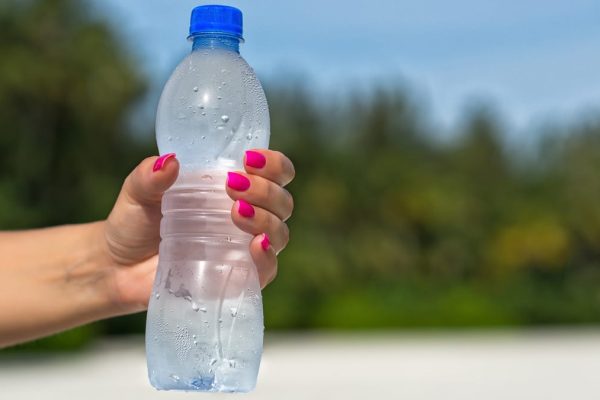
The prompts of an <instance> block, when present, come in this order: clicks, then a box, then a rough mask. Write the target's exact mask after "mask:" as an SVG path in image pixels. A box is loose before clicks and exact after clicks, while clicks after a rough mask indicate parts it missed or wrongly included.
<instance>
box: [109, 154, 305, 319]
mask: <svg viewBox="0 0 600 400" xmlns="http://www.w3.org/2000/svg"><path fill="white" fill-rule="evenodd" d="M244 166H245V170H246V173H242V172H235V173H230V175H229V179H228V185H227V193H228V194H229V196H230V197H231V198H232V199H233V200H236V201H235V203H234V206H233V208H232V210H231V216H232V220H233V222H234V223H235V224H236V225H237V226H238V227H239V228H240V229H242V230H243V231H245V232H248V233H250V234H253V235H255V237H254V239H253V240H252V241H251V243H250V254H251V255H252V259H253V260H254V263H255V264H256V266H257V269H258V274H259V279H260V283H261V287H264V286H266V285H267V284H268V283H269V282H270V281H272V280H273V278H274V277H275V275H276V274H277V257H276V255H277V253H279V252H280V251H281V250H282V249H283V248H284V247H285V246H286V244H287V242H288V238H289V231H288V228H287V226H286V224H285V223H284V221H285V220H286V219H287V218H289V216H290V215H291V213H292V208H293V200H292V197H291V195H290V194H289V192H287V191H286V190H285V189H283V186H284V185H286V184H287V183H289V182H290V181H291V180H292V179H293V177H294V167H293V165H292V162H291V161H290V160H289V159H288V158H287V157H285V156H284V155H283V154H281V153H279V152H275V151H270V150H255V151H249V152H247V155H246V157H245V158H244ZM178 171H179V163H178V162H177V159H176V158H175V157H174V155H164V156H162V157H160V158H159V157H149V158H147V159H145V160H144V161H142V162H141V163H140V164H139V165H138V166H137V167H136V168H135V169H134V170H133V172H131V174H130V175H129V176H128V177H127V179H126V180H125V183H124V184H123V187H122V189H121V192H120V194H119V196H118V198H117V201H116V203H115V206H114V208H113V210H112V211H111V213H110V215H109V217H108V219H107V220H106V221H105V223H104V224H103V229H102V234H103V238H102V239H101V240H102V241H103V242H104V243H105V249H104V253H105V255H106V258H107V260H106V261H107V265H110V267H109V268H110V271H109V273H108V274H107V277H108V279H107V280H106V284H107V287H106V289H107V291H108V293H109V297H110V301H111V304H114V308H115V310H114V314H127V313H132V312H136V311H142V310H144V309H146V308H147V306H148V299H149V297H150V293H151V291H152V283H153V280H154V275H155V273H156V266H157V263H158V255H157V253H158V244H159V242H160V235H159V228H160V220H161V217H162V215H161V210H160V204H161V199H162V195H163V193H164V192H165V191H166V190H167V189H168V188H169V187H170V186H171V185H172V184H173V183H174V182H175V180H176V179H177V174H178ZM235 182H238V185H237V186H236V184H235ZM240 182H243V184H242V185H245V188H244V189H243V190H242V188H243V186H240V185H239V184H240Z"/></svg>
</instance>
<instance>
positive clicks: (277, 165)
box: [244, 149, 296, 186]
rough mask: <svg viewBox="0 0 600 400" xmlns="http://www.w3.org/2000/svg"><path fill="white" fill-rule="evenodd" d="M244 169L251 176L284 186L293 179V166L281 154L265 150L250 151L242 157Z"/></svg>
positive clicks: (294, 172)
mask: <svg viewBox="0 0 600 400" xmlns="http://www.w3.org/2000/svg"><path fill="white" fill-rule="evenodd" d="M244 169H245V170H246V172H248V173H249V174H252V175H258V176H262V177H263V178H265V179H268V180H270V181H271V182H275V183H276V184H278V185H280V186H285V185H287V184H288V183H290V182H291V181H292V179H294V176H295V175H296V171H295V170H294V164H292V161H290V159H289V158H287V157H286V156H285V155H284V154H283V153H281V152H279V151H274V150H267V149H252V150H248V151H246V154H245V155H244Z"/></svg>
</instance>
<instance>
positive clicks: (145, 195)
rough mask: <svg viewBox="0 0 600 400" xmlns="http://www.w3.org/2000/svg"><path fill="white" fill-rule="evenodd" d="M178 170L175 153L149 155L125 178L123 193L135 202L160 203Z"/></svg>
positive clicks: (142, 203)
mask: <svg viewBox="0 0 600 400" xmlns="http://www.w3.org/2000/svg"><path fill="white" fill-rule="evenodd" d="M178 172H179V163H178V162H177V159H176V158H175V154H174V153H169V154H165V155H162V156H160V157H156V156H155V157H148V158H146V159H145V160H143V161H142V162H141V163H140V164H139V165H138V166H137V167H136V168H135V169H134V170H133V172H131V174H129V176H128V177H127V179H125V183H124V184H123V193H124V194H125V195H126V196H127V197H128V198H129V199H131V200H132V201H133V202H134V203H138V204H141V205H156V204H160V200H161V197H162V194H163V193H164V192H165V190H167V189H168V188H169V187H170V186H171V185H172V184H173V183H174V182H175V180H176V179H177V174H178Z"/></svg>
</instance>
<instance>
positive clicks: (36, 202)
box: [0, 0, 600, 358]
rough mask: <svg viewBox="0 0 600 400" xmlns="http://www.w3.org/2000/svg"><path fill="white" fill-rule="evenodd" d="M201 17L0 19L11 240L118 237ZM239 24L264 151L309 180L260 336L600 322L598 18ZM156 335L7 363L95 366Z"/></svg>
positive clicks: (121, 5) (87, 330) (30, 2)
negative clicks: (89, 232) (16, 232)
mask: <svg viewBox="0 0 600 400" xmlns="http://www.w3.org/2000/svg"><path fill="white" fill-rule="evenodd" d="M198 4H199V2H194V1H187V0H186V1H177V2H167V1H158V0H152V1H142V0H135V1H133V0H132V1H127V2H121V1H117V0H104V1H101V0H97V1H75V0H19V1H17V0H3V1H2V2H1V3H0V149H1V151H2V154H3V155H2V157H1V158H0V227H1V228H2V229H23V228H35V227H42V226H48V225H55V224H63V223H77V222H87V221H92V220H97V219H102V218H105V217H106V215H107V213H108V212H109V210H110V208H111V206H112V204H113V201H114V199H115V197H116V194H117V193H118V190H119V188H120V185H121V183H122V180H123V179H124V177H125V176H126V175H127V174H128V172H129V171H130V170H131V169H132V168H133V167H134V166H135V165H136V164H137V163H138V162H139V160H140V159H142V158H143V157H145V156H147V155H151V154H156V151H157V150H156V147H155V142H154V131H153V123H154V121H153V117H154V110H155V107H156V104H157V102H158V96H159V95H160V90H161V88H162V85H163V84H164V82H165V81H166V79H167V77H168V76H169V74H170V72H171V70H172V69H173V68H174V66H175V65H176V64H177V63H178V62H179V60H180V59H181V58H182V57H183V56H184V55H185V54H186V52H187V51H189V46H190V45H189V43H188V42H186V40H185V37H186V30H187V23H188V18H189V12H190V10H191V8H193V7H194V6H196V5H198ZM229 4H232V5H236V6H238V7H240V8H241V9H242V10H243V11H244V13H245V24H246V27H245V32H246V33H245V37H246V40H247V43H246V44H244V46H243V47H242V53H243V54H244V56H245V57H246V59H247V60H248V61H249V63H250V64H251V65H253V66H254V67H255V69H256V70H257V72H258V74H259V76H260V77H261V79H262V81H263V82H264V86H265V89H266V92H267V97H268V99H269V104H270V111H271V118H272V140H271V144H272V146H271V147H272V148H274V149H278V150H281V151H283V152H284V153H286V154H287V155H288V156H289V157H290V158H291V159H292V160H293V161H294V162H295V165H296V169H297V178H296V180H295V181H294V182H293V183H292V184H291V185H290V187H289V189H290V191H291V192H292V193H293V194H294V196H295V200H296V210H295V214H294V216H293V218H292V219H291V220H290V221H289V225H290V228H291V233H292V235H291V236H292V240H291V242H290V245H289V247H288V248H287V249H286V250H285V251H284V252H283V253H281V255H280V269H279V275H278V278H277V280H276V281H275V282H274V283H273V284H272V285H270V286H269V287H268V288H267V289H265V290H264V292H263V297H264V306H265V321H266V329H267V333H268V334H273V333H280V334H283V333H285V332H290V331H294V332H307V331H314V330H318V331H323V330H327V331H332V332H338V333H339V332H341V331H349V330H352V331H357V330H358V331H361V332H363V333H364V332H381V331H382V330H386V331H392V332H399V331H402V332H423V331H424V330H427V331H429V330H434V329H439V328H443V329H444V332H448V329H450V328H451V329H457V328H483V327H485V328H506V327H512V328H535V329H537V328H540V327H556V326H561V327H565V326H567V327H571V328H572V327H577V326H579V327H583V326H586V327H587V328H588V329H589V328H590V327H592V329H593V327H594V326H595V325H596V324H598V322H600V201H599V199H600V178H599V175H598V171H600V79H599V72H598V71H600V25H599V24H598V19H597V17H598V15H600V4H599V3H598V2H596V1H580V0H577V1H556V2H544V3H540V2H533V1H502V2H497V1H492V2H478V1H474V0H459V1H454V2H435V1H429V0H428V1H422V2H407V1H395V0H382V1H378V2H373V1H369V2H366V1H345V2H342V1H337V0H336V1H328V2H321V1H317V0H305V1H302V2H299V1H295V2H282V1H275V0H272V1H261V2H250V1H232V2H229ZM144 324H145V315H144V314H138V315H134V316H128V317H123V318H116V319H112V320H107V321H101V322H98V323H95V324H91V325H88V326H85V327H81V328H78V329H75V330H72V331H69V332H66V333H62V334H59V335H56V336H53V337H50V338H47V339H43V340H39V341H36V342H33V343H29V344H25V345H22V346H17V347H15V348H12V349H8V350H3V351H2V352H0V357H8V356H7V355H11V357H14V356H15V354H16V355H17V356H18V355H19V354H24V353H28V354H32V353H33V354H35V353H37V352H47V351H52V352H56V351H85V349H86V348H89V346H93V345H94V343H98V342H99V341H100V342H102V341H105V340H106V338H115V337H119V336H122V335H131V334H142V333H143V331H144ZM415 334H416V333H415ZM434 358H435V357H434Z"/></svg>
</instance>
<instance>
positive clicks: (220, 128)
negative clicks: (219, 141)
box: [217, 126, 225, 131]
mask: <svg viewBox="0 0 600 400" xmlns="http://www.w3.org/2000/svg"><path fill="white" fill-rule="evenodd" d="M223 129H225V128H223V127H222V126H217V130H219V131H222V130H223Z"/></svg>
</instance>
